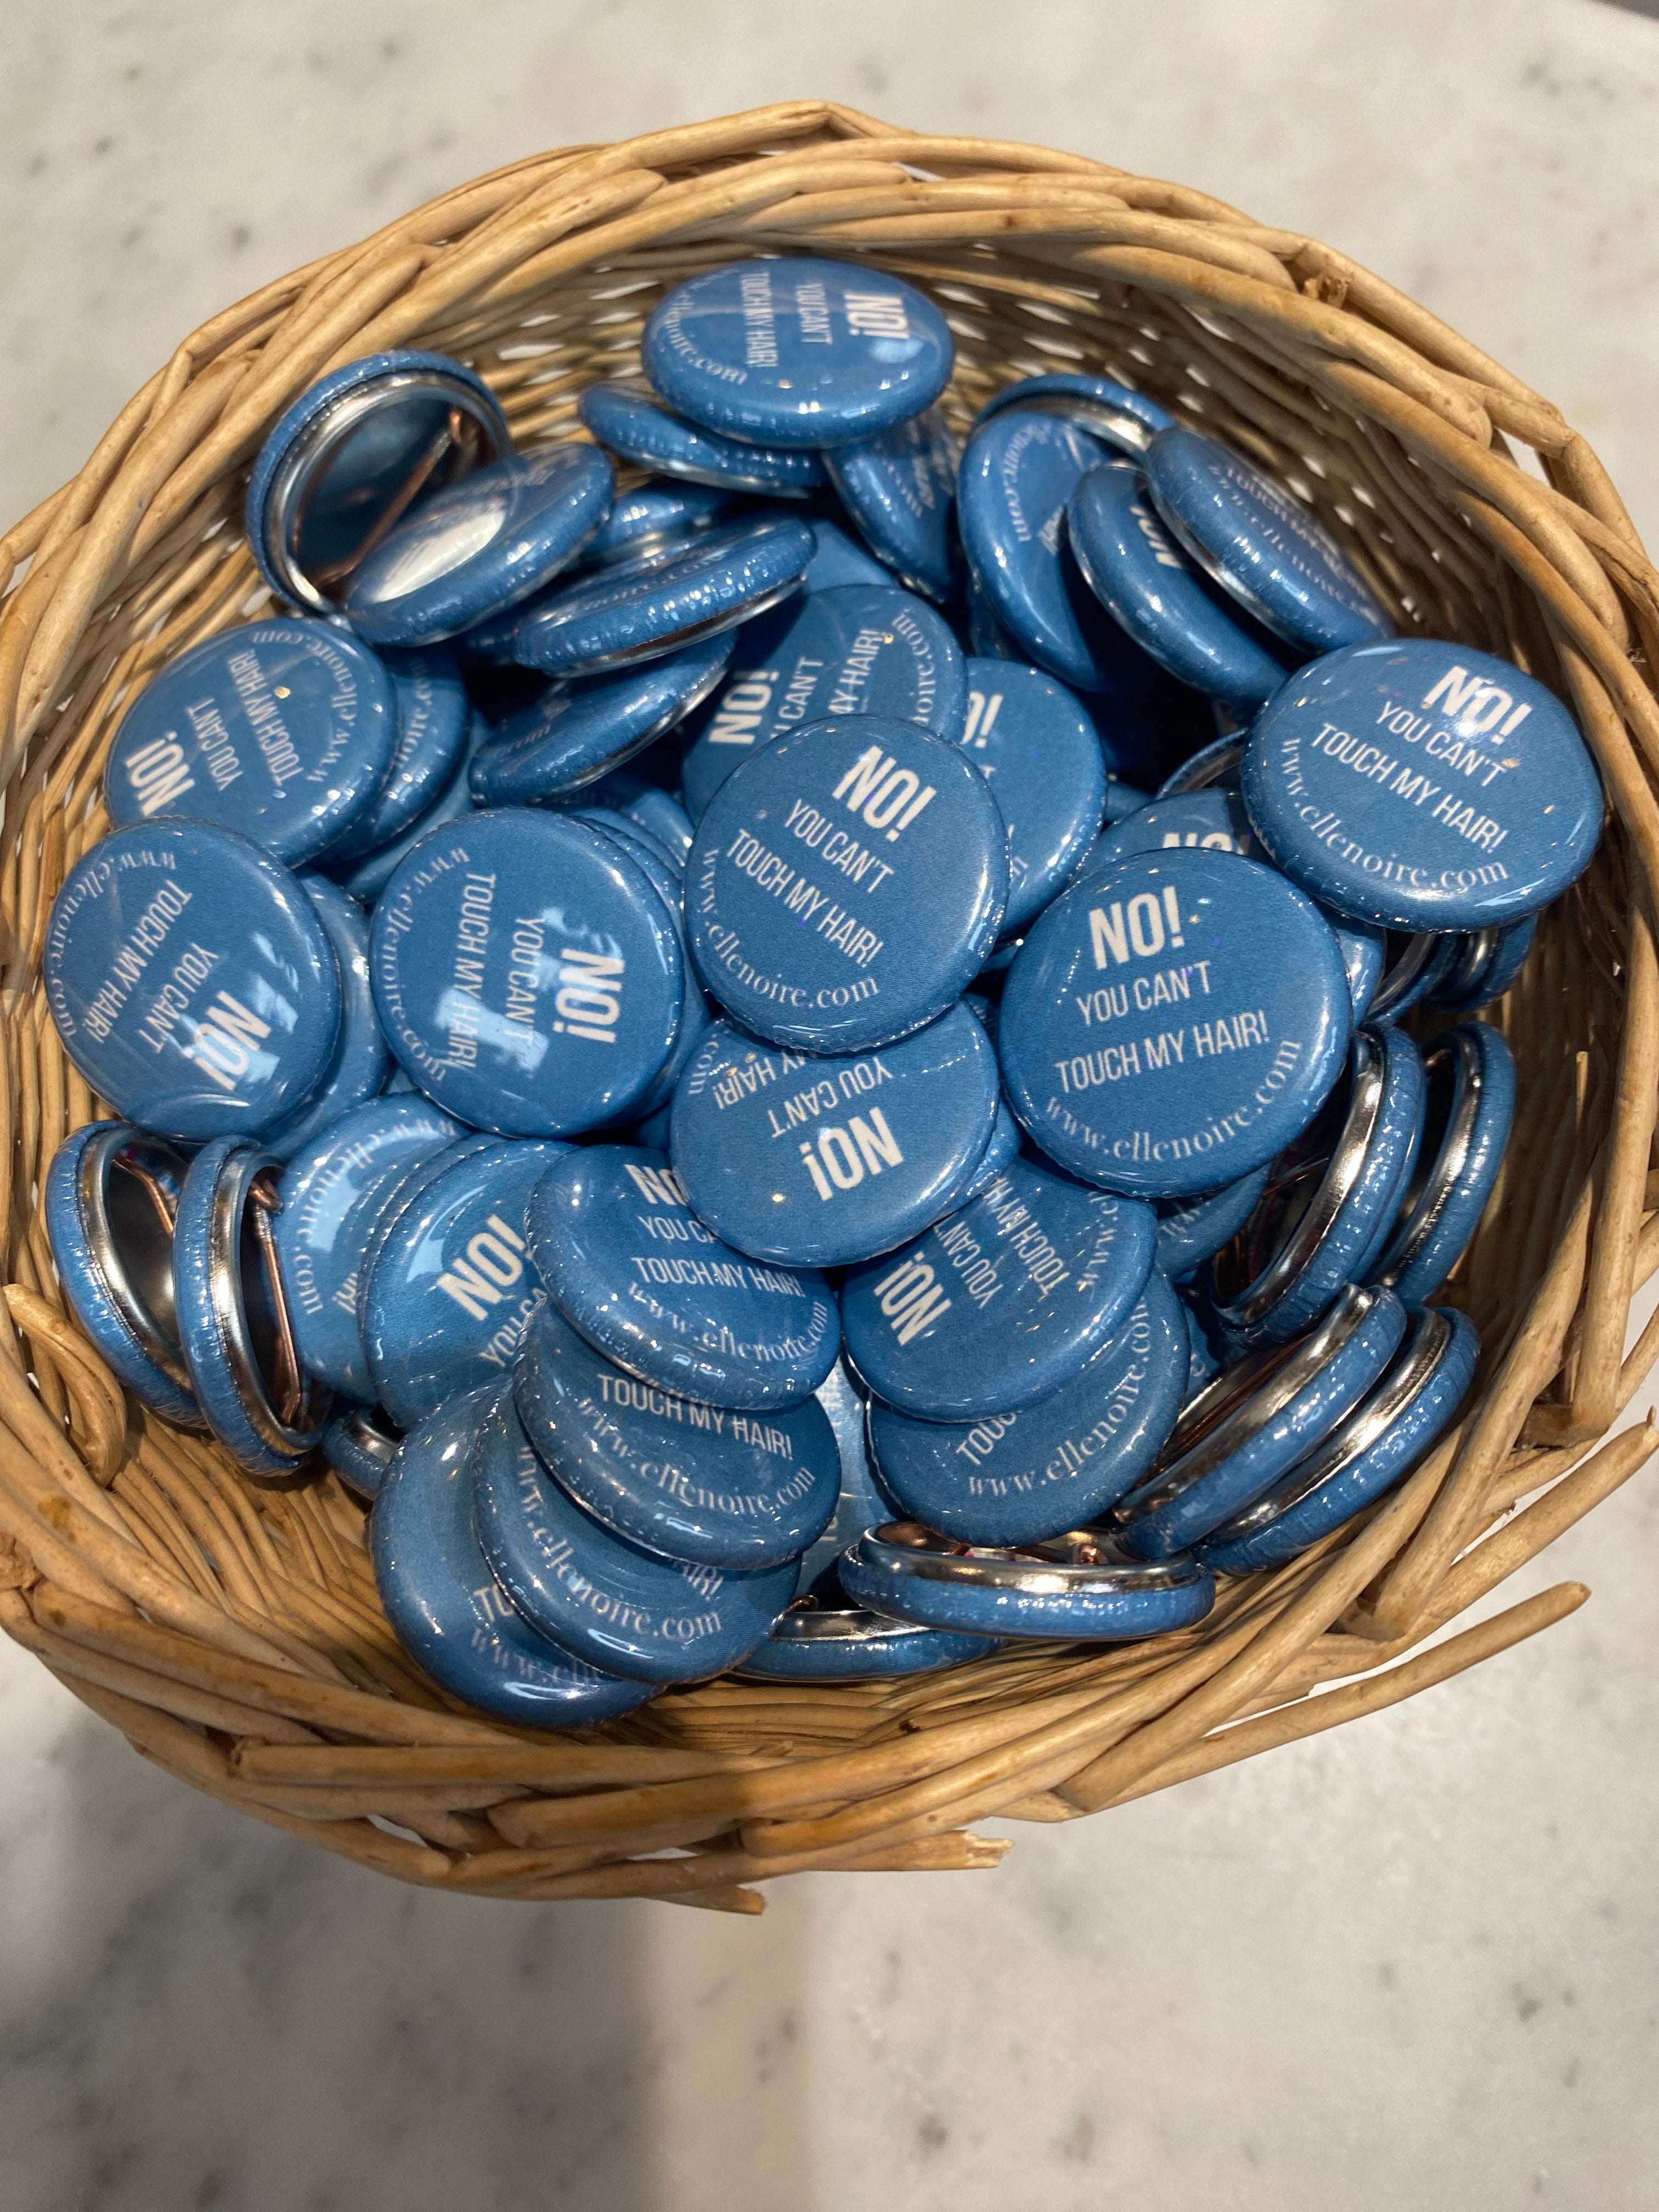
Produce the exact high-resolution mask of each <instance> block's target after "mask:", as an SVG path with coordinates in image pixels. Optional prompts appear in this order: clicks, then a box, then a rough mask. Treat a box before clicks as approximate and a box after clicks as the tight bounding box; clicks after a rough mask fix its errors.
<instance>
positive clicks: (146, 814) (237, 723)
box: [104, 618, 398, 867]
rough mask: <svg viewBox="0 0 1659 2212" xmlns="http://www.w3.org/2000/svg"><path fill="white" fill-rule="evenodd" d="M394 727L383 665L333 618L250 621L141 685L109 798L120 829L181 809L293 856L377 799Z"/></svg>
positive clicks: (121, 738)
mask: <svg viewBox="0 0 1659 2212" xmlns="http://www.w3.org/2000/svg"><path fill="white" fill-rule="evenodd" d="M397 727H398V714H397V702H396V700H395V698H394V696H393V694H392V684H391V680H390V678H388V677H387V675H386V670H385V669H384V668H383V667H382V666H381V665H380V662H379V661H378V660H377V659H375V657H374V654H373V653H370V652H369V651H368V648H367V647H364V646H362V645H360V644H359V643H358V642H357V641H356V638H354V637H351V636H349V635H348V634H347V633H346V632H345V631H344V630H343V629H339V628H338V627H337V625H336V624H334V623H325V622H309V621H304V620H301V619H298V618H295V619H293V620H283V621H277V622H257V623H244V624H243V625H242V627H241V628H240V629H232V630H226V631H224V632H222V634H221V635H219V636H217V637H210V638H207V639H205V640H204V641H203V642H202V643H201V644H200V645H196V646H192V647H191V648H190V650H189V652H187V653H180V654H179V658H178V659H176V660H172V661H169V662H168V664H167V666H166V667H165V668H164V669H162V671H161V673H160V675H159V676H155V677H153V678H151V680H150V681H149V683H148V684H146V685H145V686H144V689H143V690H142V691H141V692H139V694H138V696H137V698H136V699H134V701H133V702H132V704H131V706H130V707H129V708H127V711H126V713H125V714H124V715H123V716H122V718H121V723H120V726H119V728H118V730H117V731H116V732H115V737H114V739H113V741H112V744H111V746H110V750H109V758H108V760H107V762H106V764H105V768H104V799H105V803H106V805H107V806H108V808H109V812H110V819H111V820H112V822H113V823H115V825H116V827H117V828H118V829H123V828H125V827H126V826H127V825H128V824H129V823H138V822H145V821H151V820H154V819H155V817H156V816H157V815H162V816H167V815H174V816H187V817H190V818H191V820H192V821H197V822H211V823H215V824H216V826H217V827H218V828H220V829H238V830H240V832H241V834H242V835H243V836H245V837H251V838H252V840H253V842H254V843H255V844H256V845H263V846H264V848H265V849H266V851H267V852H269V853H271V854H274V855H275V856H276V859H277V860H283V861H285V862H286V863H287V864H288V865H289V866H290V867H297V866H300V865H301V862H303V861H306V860H314V859H315V857H316V856H317V854H319V853H320V852H322V851H324V850H325V848H326V847H328V846H329V845H330V844H331V843H332V842H333V841H334V839H335V838H337V836H339V835H340V834H341V832H342V831H343V830H348V829H350V828H351V827H352V825H353V824H354V823H355V822H356V818H357V817H358V816H359V815H360V814H362V813H363V812H364V811H366V810H367V809H368V806H369V805H371V804H372V803H373V800H374V794H375V793H376V792H377V791H378V790H379V789H380V785H381V784H382V783H383V782H384V781H385V779H386V771H387V769H389V768H390V767H391V765H392V748H393V744H394V743H395V740H396V737H397Z"/></svg>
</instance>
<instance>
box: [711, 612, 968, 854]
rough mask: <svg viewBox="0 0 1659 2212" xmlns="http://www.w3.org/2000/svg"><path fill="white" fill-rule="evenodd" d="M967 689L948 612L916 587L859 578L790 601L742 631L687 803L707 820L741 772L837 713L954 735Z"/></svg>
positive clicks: (959, 725) (712, 714) (948, 735)
mask: <svg viewBox="0 0 1659 2212" xmlns="http://www.w3.org/2000/svg"><path fill="white" fill-rule="evenodd" d="M967 692H968V681H967V675H966V671H965V670H964V667H963V659H962V654H961V652H960V651H959V649H958V648H957V641H956V640H955V639H954V638H953V637H952V636H951V632H950V629H949V628H948V626H947V625H946V623H945V619H944V617H942V616H941V615H939V614H936V613H935V612H934V611H933V608H932V607H930V606H928V605H926V604H925V603H924V602H923V601H922V600H921V599H915V598H913V597H912V596H911V594H910V593H908V592H901V591H899V590H897V589H896V587H895V586H893V585H891V584H890V583H889V584H880V585H869V584H855V585H846V586H842V587H841V588H840V589H838V590H836V591H830V592H812V593H811V595H810V596H809V597H807V598H806V599H797V600H791V601H789V602H788V603H787V605H784V606H781V607H779V608H778V609H777V610H776V611H775V612H774V613H772V614H769V615H767V616H765V617H763V619H762V620H761V621H759V622H757V623H753V624H752V625H750V626H749V627H747V628H745V629H744V630H742V631H741V632H740V633H739V635H738V641H737V649H736V651H735V652H734V653H733V655H732V669H731V673H730V674H729V676H728V677H727V678H726V684H725V686H724V688H723V689H722V690H721V691H720V694H719V695H718V696H717V697H716V698H715V700H714V703H713V704H712V706H711V707H710V708H709V709H708V712H707V713H706V714H704V716H703V717H702V722H701V725H700V726H698V727H697V729H696V735H695V738H694V740H693V742H692V743H691V744H690V746H689V747H688V748H687V750H686V755H685V760H684V767H683V769H682V775H683V777H684V787H685V797H686V804H687V805H689V806H690V810H691V811H692V813H693V814H694V815H696V816H702V814H703V813H704V812H706V811H707V810H708V804H709V801H710V800H711V799H713V798H714V793H716V792H717V791H718V790H719V789H720V786H721V785H722V784H723V783H724V782H725V781H726V777H727V776H728V775H731V773H732V770H733V769H736V768H738V767H740V766H741V765H742V763H744V761H746V760H748V759H749V758H750V757H751V756H752V755H753V754H755V753H757V752H759V751H761V750H763V748H764V747H765V746H767V745H769V744H774V743H775V741H776V740H777V739H778V738H787V736H789V734H790V733H791V732H792V731H795V730H799V729H801V728H803V727H804V726H805V725H807V724H808V723H811V722H820V721H823V720H826V719H827V718H828V717H829V716H831V715H842V716H845V715H851V714H878V715H880V716H882V718H883V719H884V720H887V721H890V722H915V723H916V724H917V725H919V726H920V727H921V728H922V729H926V730H933V731H936V732H938V733H939V735H940V736H941V737H951V736H954V735H955V733H956V732H957V730H958V729H959V728H960V727H961V720H962V715H963V711H964V708H965V702H966V699H967Z"/></svg>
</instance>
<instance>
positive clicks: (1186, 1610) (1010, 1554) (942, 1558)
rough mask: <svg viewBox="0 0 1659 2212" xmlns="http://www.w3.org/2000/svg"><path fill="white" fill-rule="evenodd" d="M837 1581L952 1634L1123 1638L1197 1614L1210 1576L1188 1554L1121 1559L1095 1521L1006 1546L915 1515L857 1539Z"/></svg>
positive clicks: (886, 1608) (868, 1601) (1211, 1595)
mask: <svg viewBox="0 0 1659 2212" xmlns="http://www.w3.org/2000/svg"><path fill="white" fill-rule="evenodd" d="M841 1578H842V1586H843V1587H844V1588H845V1589H846V1591H847V1593H848V1596H849V1597H852V1598H854V1600H856V1601H858V1602H859V1603H860V1604H861V1605H866V1606H870V1607H873V1608H875V1609H876V1610H877V1611H878V1612H881V1613H890V1614H893V1615H895V1616H896V1618H897V1619H899V1620H914V1621H917V1622H919V1623H921V1624H922V1625H923V1626H927V1627H930V1628H942V1629H945V1630H947V1631H950V1632H955V1633H957V1634H961V1633H963V1632H967V1633H969V1634H973V1633H978V1634H981V1635H987V1636H998V1637H1009V1638H1013V1637H1042V1638H1048V1637H1054V1638H1064V1639H1065V1640H1066V1642H1068V1643H1069V1642H1073V1641H1079V1642H1081V1641H1084V1640H1091V1641H1095V1642H1099V1643H1127V1642H1128V1641H1129V1640H1130V1639H1132V1638H1139V1637H1144V1636H1164V1635H1168V1634H1169V1633H1170V1632H1171V1631H1172V1630H1174V1629H1177V1628H1190V1627H1191V1626H1193V1625H1194V1622H1196V1621H1200V1620H1203V1618H1204V1616H1205V1614H1206V1613H1208V1611H1209V1610H1210V1607H1212V1605H1213V1604H1214V1603H1215V1577H1213V1576H1212V1574H1211V1573H1210V1571H1209V1570H1208V1568H1207V1567H1201V1566H1200V1565H1199V1564H1198V1562H1197V1561H1196V1560H1195V1559H1192V1558H1190V1557H1188V1556H1183V1557H1182V1558H1180V1559H1157V1560H1146V1559H1135V1558H1133V1557H1131V1556H1130V1554H1129V1553H1127V1552H1126V1551H1125V1550H1124V1549H1123V1547H1121V1545H1120V1544H1118V1543H1116V1542H1115V1541H1114V1540H1113V1539H1112V1538H1111V1537H1110V1536H1109V1535H1106V1534H1103V1533H1102V1532H1101V1531H1100V1530H1098V1529H1095V1528H1079V1529H1073V1530H1068V1531H1067V1532H1066V1534H1064V1535H1063V1536H1059V1537H1056V1538H1054V1539H1053V1540H1052V1541H1048V1542H1046V1543H1041V1544H1034V1545H1030V1546H1027V1547H1022V1548H1021V1549H1019V1550H1017V1551H1016V1550H1008V1549H1003V1548H1000V1547H993V1546H990V1545H975V1546H973V1547H969V1546H968V1545H966V1544H962V1543H958V1542H957V1541H956V1540H955V1539H954V1538H951V1537H949V1536H941V1535H937V1534H934V1532H933V1530H932V1529H931V1528H921V1527H920V1526H919V1525H918V1524H917V1523H916V1522H914V1521H906V1522H897V1523H896V1524H890V1525H889V1526H888V1527H886V1528H880V1529H877V1530H874V1531H872V1534H869V1535H867V1536H861V1537H860V1539H859V1541H858V1542H857V1543H856V1544H854V1547H853V1548H852V1550H851V1551H850V1552H849V1553H848V1556H847V1559H846V1561H845V1562H844V1564H843V1565H842V1571H841Z"/></svg>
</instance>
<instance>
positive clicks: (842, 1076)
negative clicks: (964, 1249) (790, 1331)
mask: <svg viewBox="0 0 1659 2212" xmlns="http://www.w3.org/2000/svg"><path fill="white" fill-rule="evenodd" d="M996 1111H997V1063H996V1054H995V1053H994V1051H993V1049H992V1047H991V1042H990V1040H989V1038H988V1037H987V1036H986V1034H985V1031H984V1030H983V1029H982V1028H981V1025H980V1024H979V1023H978V1022H976V1021H975V1019H974V1017H973V1016H972V1015H971V1014H970V1013H969V1012H968V1011H967V1010H966V1008H965V1007H963V1006H953V1007H951V1009H950V1011H949V1012H947V1013H945V1014H942V1015H941V1016H940V1017H939V1020H938V1021H936V1022H933V1023H930V1024H928V1026H927V1028H926V1029H925V1030H917V1031H916V1032H915V1034H914V1035H913V1036H908V1037H906V1038H904V1039H903V1041H902V1042H901V1043H898V1044H893V1045H888V1046H886V1047H884V1048H883V1049H882V1050H880V1051H876V1052H869V1053H864V1054H850V1055H848V1056H847V1057H845V1058H837V1059H806V1058H804V1057H803V1056H802V1055H801V1054H798V1053H790V1052H785V1051H783V1050H782V1049H781V1048H778V1047H775V1046H768V1045H764V1044H762V1043H760V1042H757V1040H756V1039H755V1038H753V1037H750V1036H744V1033H743V1031H742V1030H736V1029H733V1028H732V1027H731V1025H730V1024H728V1023H726V1022H720V1023H717V1024H715V1026H714V1028H713V1029H712V1030H710V1031H709V1032H708V1036H706V1037H705V1038H704V1040H703V1042H702V1046H701V1047H700V1048H699V1049H698V1051H697V1053H696V1056H695V1057H694V1058H693V1060H691V1062H690V1066H688V1067H687V1068H686V1071H685V1073H684V1075H683V1076H682V1078H681V1079H680V1083H679V1087H678V1090H677V1091H675V1094H674V1108H673V1121H672V1152H673V1158H674V1172H675V1174H676V1176H678V1180H679V1182H680V1186H681V1188H683V1189H684V1192H685V1194H686V1196H687V1198H688V1199H690V1202H691V1204H692V1206H693V1207H694V1208H695V1209H696V1213H697V1215H698V1217H699V1218H700V1219H702V1220H703V1221H705V1222H707V1223H708V1226H709V1227H710V1228H711V1229H713V1230H714V1231H715V1232H716V1233H717V1235H719V1236H720V1237H724V1238H725V1240H726V1243H728V1244H733V1245H735V1246H736V1247H737V1249H738V1251H740V1252H747V1253H749V1254H750V1255H753V1257H755V1258H756V1259H758V1260H778V1261H783V1262H784V1263H785V1264H786V1265H787V1266H791V1267H840V1266H844V1265H846V1264H847V1263H848V1262H849V1261H858V1260H867V1259H870V1258H872V1256H873V1255H875V1254H877V1253H878V1252H889V1251H891V1249H893V1247H894V1246H895V1245H896V1244H900V1243H903V1242H904V1240H905V1239H906V1238H907V1237H914V1236H915V1235H917V1234H918V1233H919V1232H920V1231H921V1230H923V1229H925V1228H926V1227H927V1225H928V1224H929V1222H931V1221H934V1220H936V1219H937V1218H939V1215H940V1214H941V1213H944V1212H948V1211H949V1209H950V1208H951V1206H954V1205H955V1204H956V1203H957V1201H958V1200H959V1199H960V1198H961V1197H962V1196H963V1193H964V1192H965V1190H966V1188H967V1186H968V1184H969V1181H970V1180H971V1179H972V1176H973V1175H974V1172H975V1169H976V1168H977V1166H978V1164H979V1161H980V1159H981V1157H982V1155H983V1153H984V1151H985V1148H986V1146H987V1143H988V1142H989V1140H990V1136H991V1133H992V1130H993V1127H994V1123H995V1120H996Z"/></svg>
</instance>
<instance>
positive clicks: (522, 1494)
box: [376, 1396, 795, 1682]
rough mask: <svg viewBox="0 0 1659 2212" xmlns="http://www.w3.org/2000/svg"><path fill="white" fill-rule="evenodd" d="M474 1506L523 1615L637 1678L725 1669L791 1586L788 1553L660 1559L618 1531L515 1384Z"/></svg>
mask: <svg viewBox="0 0 1659 2212" xmlns="http://www.w3.org/2000/svg"><path fill="white" fill-rule="evenodd" d="M440 1418H441V1416H440ZM376 1510H378V1508H377V1509H376ZM472 1514H473V1525H474V1527H475V1528H476V1529H477V1534H478V1537H479V1540H480V1541H481V1542H482V1544H483V1549H484V1554H485V1556H486V1558H487V1559H489V1565H490V1566H491V1567H492V1568H493V1569H494V1570H495V1574H496V1575H497V1577H499V1578H500V1580H501V1583H502V1584H503V1586H504V1587H505V1589H506V1590H507V1594H508V1595H509V1596H510V1597H511V1599H512V1601H513V1604H514V1605H516V1606H517V1607H518V1608H519V1610H520V1612H521V1613H523V1614H524V1615H525V1616H526V1619H527V1620H530V1621H531V1622H532V1624H533V1625H534V1626H536V1627H538V1628H539V1629H541V1630H542V1632H544V1634H545V1635H548V1636H552V1637H556V1638H557V1639H558V1641H559V1642H560V1643H561V1644H563V1645H565V1646H566V1647H567V1648H568V1650H572V1651H574V1652H575V1653H576V1654H577V1655H578V1656H580V1657H581V1658H583V1659H586V1660H587V1661H589V1662H591V1663H592V1664H593V1665H596V1666H602V1667H605V1668H611V1669H613V1670H614V1671H615V1672H616V1673H617V1674H628V1675H631V1676H633V1677H634V1678H635V1680H644V1681H647V1682H701V1681H703V1680H707V1679H708V1677H709V1676H711V1675H714V1674H724V1672H725V1671H726V1668H728V1667H735V1666H736V1665H737V1663H738V1661H739V1660H740V1659H742V1658H744V1656H746V1655H747V1654H748V1653H749V1652H750V1651H752V1650H754V1648H755V1646H756V1644H758V1643H759V1642H760V1640H761V1638H763V1636H765V1635H766V1634H767V1633H768V1632H769V1630H770V1628H771V1626H772V1624H773V1622H774V1621H775V1620H776V1619H777V1617H778V1615H779V1614H780V1613H781V1612H782V1611H783V1609H784V1607H786V1606H787V1605H788V1604H789V1603H790V1602H791V1601H792V1600H793V1596H794V1593H795V1563H794V1561H793V1559H789V1560H787V1561H786V1562H785V1563H784V1564H783V1565H781V1566H777V1567H770V1568H768V1569H766V1570H765V1571H763V1572H761V1573H758V1574H749V1575H734V1574H723V1573H722V1572H721V1571H720V1570H719V1569H718V1568H716V1567H709V1566H697V1565H685V1564H683V1563H679V1564H677V1563H674V1562H671V1561H669V1560H667V1559H653V1558H652V1557H651V1556H650V1555H649V1553H645V1552H641V1551H638V1550H636V1549H635V1547H634V1546H633V1545H631V1544H625V1543H623V1541H622V1540H621V1538H620V1537H617V1536H613V1535H611V1534H610V1533H609V1531H608V1530H606V1529H604V1528H601V1527H600V1526H599V1522H597V1521H595V1520H594V1519H593V1518H592V1516H591V1515H590V1514H588V1513H586V1512H585V1511H584V1510H583V1509H582V1508H581V1507H580V1505H578V1504H576V1503H575V1502H574V1499H573V1498H570V1497H568V1495H567V1494H566V1492H564V1491H563V1490H562V1488H561V1487H560V1486H559V1484H558V1483H557V1482H556V1480H555V1479H554V1477H553V1476H552V1475H551V1474H549V1472H548V1470H547V1468H545V1467H544V1465H543V1463H542V1462H541V1459H540V1458H539V1456H538V1454H537V1452H536V1449H535V1448H534V1446H533V1445H532V1443H531V1442H530V1440H529V1438H528V1437H526V1434H525V1432H524V1429H523V1426H522V1425H521V1423H520V1419H519V1417H518V1415H517V1413H515V1412H514V1411H513V1401H512V1399H511V1397H510V1396H506V1397H503V1398H502V1400H501V1401H500V1403H498V1404H497V1406H496V1407H495V1410H494V1411H493V1412H492V1413H490V1414H489V1418H488V1419H487V1420H486V1421H485V1423H484V1425H483V1432H482V1434H481V1436H480V1438H479V1443H478V1450H477V1458H476V1460H475V1462H474V1466H473V1498H472Z"/></svg>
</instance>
